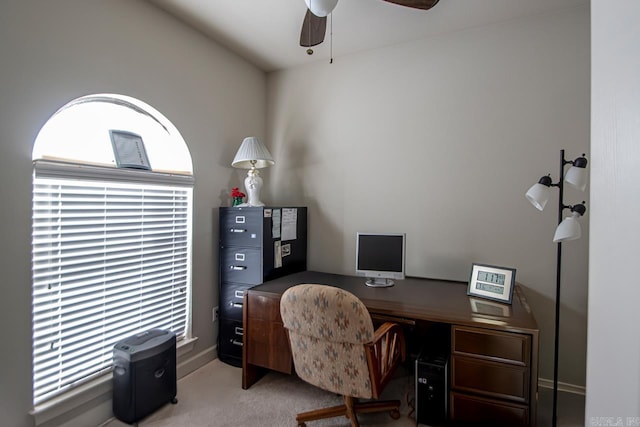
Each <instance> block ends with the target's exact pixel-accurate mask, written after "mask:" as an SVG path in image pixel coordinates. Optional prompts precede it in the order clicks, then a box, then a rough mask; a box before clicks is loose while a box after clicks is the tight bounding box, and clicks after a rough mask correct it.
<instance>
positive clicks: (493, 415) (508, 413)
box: [449, 392, 530, 427]
mask: <svg viewBox="0 0 640 427" xmlns="http://www.w3.org/2000/svg"><path fill="white" fill-rule="evenodd" d="M449 406H450V409H451V411H450V416H451V421H452V422H453V424H454V425H456V426H458V425H461V426H478V425H481V426H491V427H528V426H529V425H530V423H529V407H528V406H527V405H518V404H515V403H509V402H502V401H499V400H493V399H487V398H483V397H479V396H469V395H466V394H461V393H456V392H452V393H451V400H450V405H449Z"/></svg>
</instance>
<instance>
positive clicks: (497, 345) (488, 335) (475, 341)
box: [452, 326, 531, 366]
mask: <svg viewBox="0 0 640 427" xmlns="http://www.w3.org/2000/svg"><path fill="white" fill-rule="evenodd" d="M452 347H453V348H452V350H453V354H464V355H469V356H474V357H478V358H482V359H487V360H493V361H499V362H505V363H510V364H514V365H519V366H529V361H530V357H531V356H530V353H531V337H530V336H529V335H524V334H514V333H509V332H499V331H490V330H485V329H479V328H466V327H461V326H454V327H453V339H452Z"/></svg>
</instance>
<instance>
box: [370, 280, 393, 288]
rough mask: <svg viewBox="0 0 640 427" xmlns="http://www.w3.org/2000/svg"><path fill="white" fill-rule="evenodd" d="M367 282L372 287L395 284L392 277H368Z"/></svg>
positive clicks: (386, 286)
mask: <svg viewBox="0 0 640 427" xmlns="http://www.w3.org/2000/svg"><path fill="white" fill-rule="evenodd" d="M365 284H366V285H367V286H369V287H370V288H388V287H390V286H393V285H394V282H393V280H391V279H380V278H371V279H367V281H366V282H365Z"/></svg>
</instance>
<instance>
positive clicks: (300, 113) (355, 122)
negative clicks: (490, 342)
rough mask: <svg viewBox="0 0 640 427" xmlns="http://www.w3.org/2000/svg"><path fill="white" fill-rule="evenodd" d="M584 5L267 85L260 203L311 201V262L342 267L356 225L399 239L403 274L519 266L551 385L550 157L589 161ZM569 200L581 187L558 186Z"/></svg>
mask: <svg viewBox="0 0 640 427" xmlns="http://www.w3.org/2000/svg"><path fill="white" fill-rule="evenodd" d="M589 49H590V45H589V8H588V6H581V7H579V8H573V9H569V10H565V11H562V12H559V13H556V14H553V15H545V16H537V17H533V18H528V19H524V20H512V21H509V22H506V23H502V24H499V25H492V26H486V27H481V28H476V29H472V30H468V31H462V32H457V33H454V34H449V35H446V36H441V37H437V38H433V39H428V40H422V41H417V42H413V43H408V44H403V45H398V46H395V47H391V48H385V49H378V50H372V51H368V52H366V53H362V54H358V55H350V56H348V57H337V58H335V59H334V62H333V64H329V61H328V58H327V59H326V60H323V61H320V62H318V63H315V64H313V65H309V66H303V67H299V68H295V69H289V70H285V71H281V72H276V73H270V74H269V76H268V107H267V112H268V121H267V123H268V126H269V131H268V135H269V136H268V138H267V139H268V141H269V142H270V144H271V147H272V150H273V153H274V156H275V157H276V158H277V159H278V163H277V164H276V166H275V167H274V168H271V170H270V174H271V175H270V179H268V180H267V181H266V182H267V185H268V186H269V188H270V195H271V200H274V201H275V202H276V203H283V204H286V203H288V202H293V201H296V200H297V199H299V198H300V197H302V198H303V200H304V203H305V204H307V205H308V206H309V207H310V219H309V224H310V235H309V242H310V249H309V260H310V261H309V265H310V268H312V269H316V270H321V271H338V272H342V273H353V271H354V269H355V266H354V261H355V248H354V242H355V234H356V232H357V231H402V232H406V233H407V273H408V274H409V275H414V276H423V277H436V278H445V279H457V280H462V281H466V280H468V276H469V273H470V268H471V264H472V263H473V262H480V263H487V264H494V265H499V266H508V267H515V268H516V269H517V274H516V279H517V281H519V282H521V283H522V284H523V286H524V287H525V294H526V295H527V298H528V300H529V303H530V305H531V307H532V308H533V311H534V313H535V315H536V318H537V320H538V323H539V326H540V328H541V349H540V368H541V369H540V375H541V377H543V378H546V379H552V378H553V326H554V302H555V273H556V269H555V267H556V245H555V244H554V243H553V242H552V239H553V233H554V229H555V226H556V224H557V200H558V199H557V197H558V194H557V191H554V192H552V194H551V199H550V202H549V205H548V207H547V209H546V210H545V211H544V212H539V211H538V210H536V209H535V208H534V207H533V206H531V205H530V204H529V202H528V201H527V200H526V199H525V197H524V193H525V192H526V191H527V189H528V188H529V187H530V186H531V185H532V184H533V183H535V182H537V180H538V179H539V178H540V177H541V176H543V175H546V174H547V173H551V174H552V177H553V178H554V181H557V179H558V173H559V172H558V168H559V166H558V164H559V154H560V149H562V148H564V149H566V150H567V155H568V156H571V157H572V158H575V157H577V156H579V155H580V154H582V153H586V154H587V156H588V155H589V151H588V150H589V78H590V73H589V58H590V53H589ZM565 193H566V198H565V200H566V201H567V202H572V203H579V202H581V201H582V200H585V199H586V200H587V206H588V198H587V196H588V193H580V192H577V191H571V190H569V189H567V190H566V192H565ZM588 220H589V214H588V213H587V215H586V216H585V218H583V221H582V223H583V231H584V235H583V238H582V239H581V240H579V241H574V242H569V243H567V244H565V245H564V246H565V248H564V259H563V269H564V275H563V295H562V322H561V325H562V348H561V361H560V363H561V371H560V380H561V381H563V382H567V383H570V384H572V385H577V386H579V387H578V389H580V387H581V386H584V382H585V363H586V362H585V358H586V293H587V257H588V242H589V233H588V229H589V227H588Z"/></svg>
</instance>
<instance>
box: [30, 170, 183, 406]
mask: <svg viewBox="0 0 640 427" xmlns="http://www.w3.org/2000/svg"><path fill="white" fill-rule="evenodd" d="M43 165H45V166H46V163H43ZM49 166H50V165H49ZM73 168H74V167H71V168H67V167H62V168H60V170H61V171H64V170H65V169H66V172H64V173H63V172H60V173H51V170H55V168H53V169H51V168H47V167H41V168H40V170H41V171H42V170H46V171H47V172H48V173H38V171H39V168H38V165H37V164H36V175H35V177H34V184H33V242H32V244H33V268H32V269H33V361H34V366H33V376H34V403H35V404H38V403H40V402H42V401H45V400H47V399H49V398H50V397H53V396H55V395H57V394H59V393H60V392H62V391H65V390H67V389H69V388H70V387H73V386H76V385H78V384H80V383H82V382H84V381H86V380H88V379H91V378H93V377H95V376H96V375H98V374H102V373H104V372H106V371H107V370H109V369H110V368H111V364H112V358H113V346H114V344H115V343H117V342H118V341H119V340H121V339H123V338H125V337H128V336H130V335H133V334H136V333H138V332H141V331H144V330H148V329H151V328H161V329H168V330H171V331H173V332H175V333H176V335H177V337H178V339H181V338H184V337H185V336H188V333H189V331H188V330H187V329H188V328H189V316H190V314H189V298H190V296H189V293H190V287H191V267H190V266H191V209H192V191H193V190H192V185H190V184H191V182H192V178H191V177H189V178H188V179H187V180H186V181H187V185H184V184H185V182H184V181H185V178H184V177H171V176H167V177H163V178H162V179H158V176H160V177H162V175H159V174H153V173H148V172H143V173H141V172H138V171H130V172H131V173H135V174H137V176H138V177H144V176H147V177H150V179H149V181H155V182H153V183H145V182H141V181H144V179H138V180H135V179H133V180H131V179H128V182H119V181H118V177H119V179H122V178H123V176H126V175H127V171H123V170H119V171H113V172H114V173H111V172H110V171H107V173H106V175H104V176H101V177H100V178H99V179H95V178H93V179H92V178H91V175H92V174H91V173H78V170H77V168H78V167H77V166H76V167H75V168H76V169H75V170H74V169H73ZM69 169H71V170H72V171H71V172H69ZM83 170H84V171H85V172H86V168H84V169H83ZM65 174H66V175H71V176H74V178H75V179H67V178H61V177H59V176H58V175H65ZM145 174H146V175H145ZM83 175H85V176H83ZM78 176H81V178H80V179H78ZM114 177H116V178H114ZM129 178H130V177H129ZM172 178H175V179H172ZM125 179H127V178H125ZM163 180H164V181H166V182H157V181H163ZM132 181H138V182H132ZM172 181H173V182H172ZM175 181H178V183H177V184H176V183H175Z"/></svg>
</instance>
